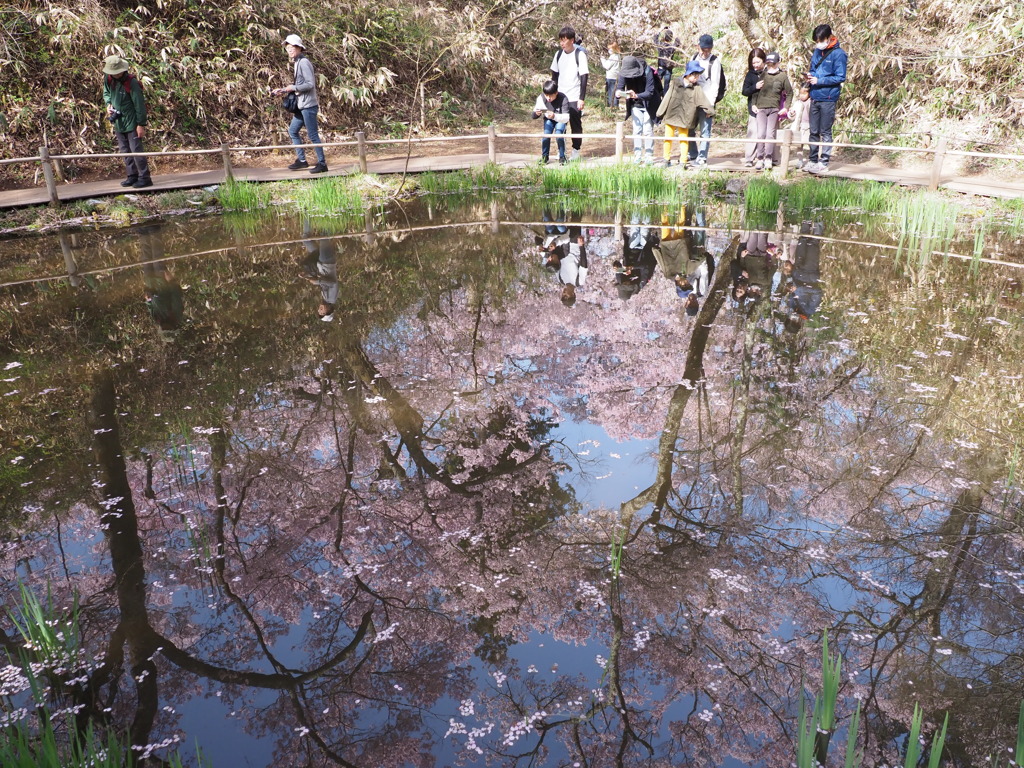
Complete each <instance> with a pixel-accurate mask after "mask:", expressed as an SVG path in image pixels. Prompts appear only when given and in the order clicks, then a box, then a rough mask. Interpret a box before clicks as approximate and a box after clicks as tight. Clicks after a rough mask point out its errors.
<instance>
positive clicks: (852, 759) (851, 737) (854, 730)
mask: <svg viewBox="0 0 1024 768" xmlns="http://www.w3.org/2000/svg"><path fill="white" fill-rule="evenodd" d="M859 730H860V702H859V701H858V702H857V708H856V709H855V710H853V717H852V718H850V730H849V733H847V735H846V761H845V762H844V763H843V767H844V768H860V764H861V761H862V760H863V759H864V755H863V754H858V752H857V735H858V731H859Z"/></svg>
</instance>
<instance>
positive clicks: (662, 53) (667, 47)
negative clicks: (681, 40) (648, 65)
mask: <svg viewBox="0 0 1024 768" xmlns="http://www.w3.org/2000/svg"><path fill="white" fill-rule="evenodd" d="M654 44H655V46H657V48H658V76H659V77H660V78H661V89H662V90H663V91H667V90H668V84H669V83H670V82H671V81H672V70H673V69H675V66H676V62H675V55H676V51H677V50H678V47H677V46H676V44H675V35H673V34H672V30H671V29H669V28H668V27H665V28H664V29H663V30H661V32H659V33H658V36H657V37H655V38H654Z"/></svg>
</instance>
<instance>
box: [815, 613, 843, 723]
mask: <svg viewBox="0 0 1024 768" xmlns="http://www.w3.org/2000/svg"><path fill="white" fill-rule="evenodd" d="M842 668H843V657H842V655H841V654H839V653H837V654H836V655H835V657H834V658H833V657H832V655H831V654H829V652H828V632H827V631H826V632H825V633H824V634H822V637H821V685H822V696H821V699H819V700H818V701H817V702H816V703H815V714H816V716H817V720H818V727H819V728H820V729H821V730H824V731H831V730H832V729H833V728H835V726H836V699H837V698H838V697H839V683H840V680H841V671H842Z"/></svg>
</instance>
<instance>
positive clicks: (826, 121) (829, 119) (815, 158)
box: [807, 101, 836, 165]
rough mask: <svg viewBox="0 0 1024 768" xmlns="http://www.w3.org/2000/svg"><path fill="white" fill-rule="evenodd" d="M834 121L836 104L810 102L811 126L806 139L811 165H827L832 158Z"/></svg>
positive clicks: (831, 102)
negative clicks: (809, 148) (809, 149)
mask: <svg viewBox="0 0 1024 768" xmlns="http://www.w3.org/2000/svg"><path fill="white" fill-rule="evenodd" d="M835 121H836V102H834V101H812V102H811V126H810V136H809V137H808V139H809V144H810V147H811V151H810V152H808V153H807V156H808V158H809V159H810V161H811V162H812V163H822V164H823V165H828V160H829V158H830V157H831V156H832V124H833V123H834V122H835ZM815 142H818V143H817V144H816V143H815Z"/></svg>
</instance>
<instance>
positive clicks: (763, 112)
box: [754, 52, 793, 170]
mask: <svg viewBox="0 0 1024 768" xmlns="http://www.w3.org/2000/svg"><path fill="white" fill-rule="evenodd" d="M781 60H782V57H781V56H779V54H778V53H775V52H772V53H769V54H768V55H767V56H765V60H764V77H763V78H762V79H761V80H760V81H758V83H757V94H756V95H755V96H754V107H755V108H756V110H757V135H756V137H755V139H756V141H757V146H756V147H755V148H754V158H755V162H754V168H756V169H758V170H761V169H762V168H763V169H765V170H771V167H772V156H773V154H774V153H773V149H774V147H775V144H774V143H773V144H769V143H768V141H771V140H773V139H774V138H775V131H776V128H777V127H778V124H779V106H780V104H781V103H782V100H783V98H785V99H787V100H789V101H792V99H793V86H792V85H791V84H790V82H789V76H788V75H787V74H786V73H785V72H783V71H781V70H780V69H779V62H780V61H781ZM766 140H767V141H766Z"/></svg>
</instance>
